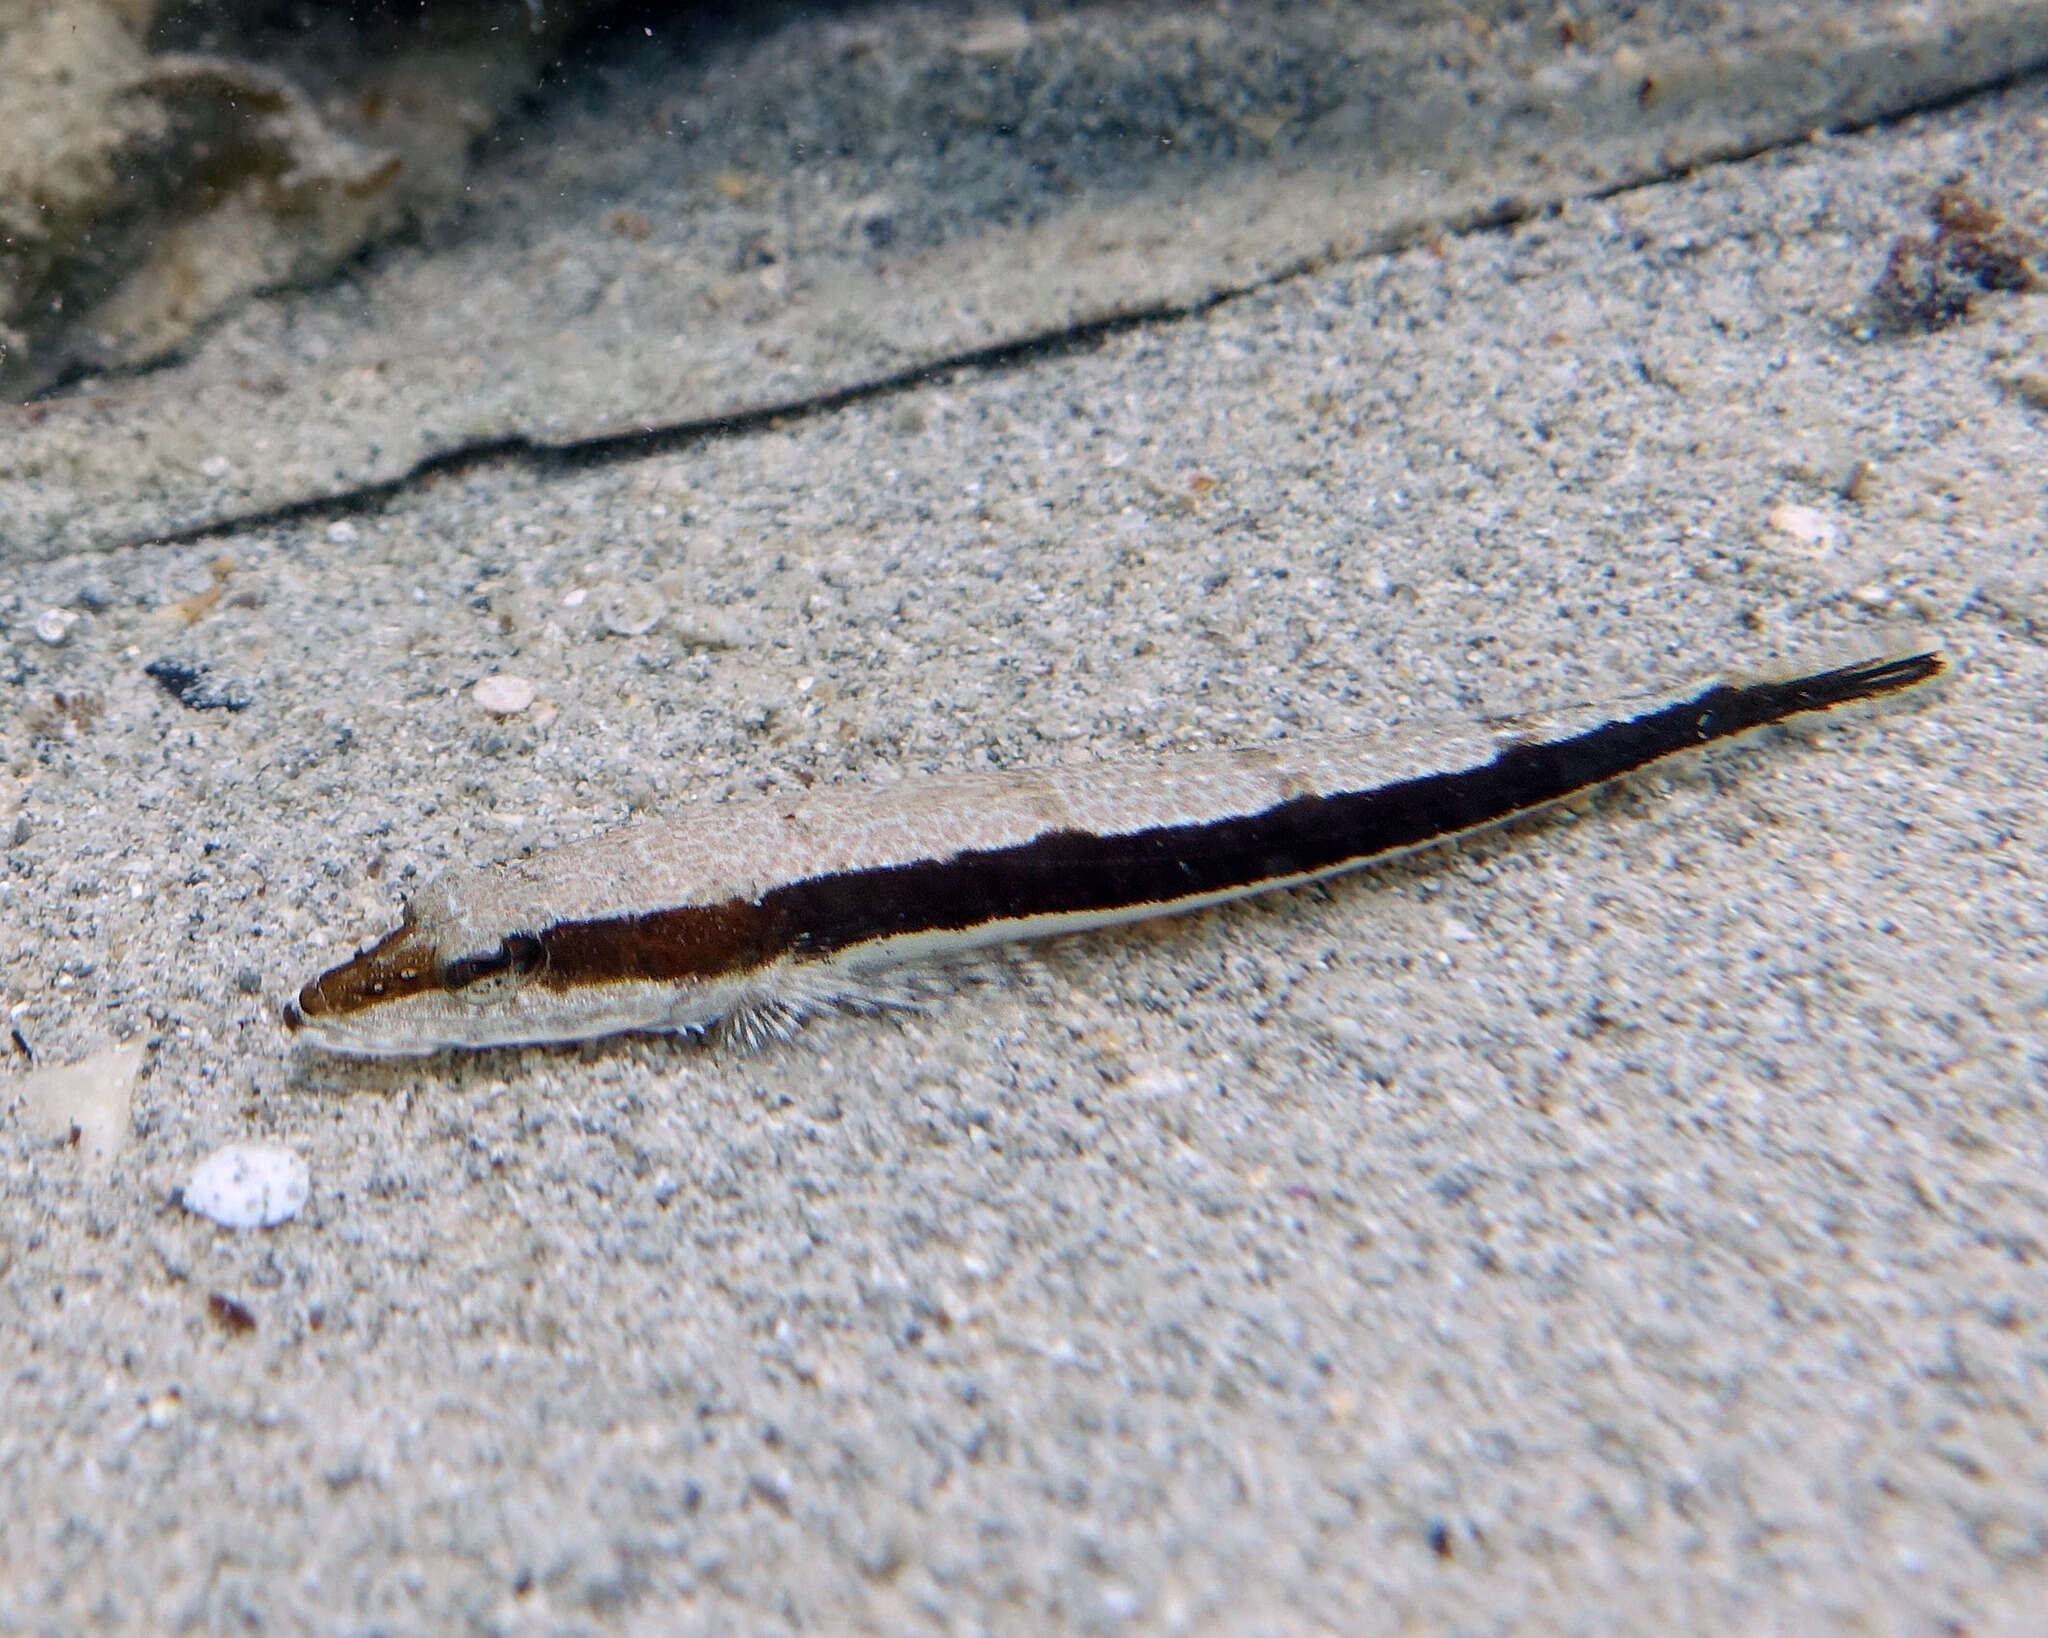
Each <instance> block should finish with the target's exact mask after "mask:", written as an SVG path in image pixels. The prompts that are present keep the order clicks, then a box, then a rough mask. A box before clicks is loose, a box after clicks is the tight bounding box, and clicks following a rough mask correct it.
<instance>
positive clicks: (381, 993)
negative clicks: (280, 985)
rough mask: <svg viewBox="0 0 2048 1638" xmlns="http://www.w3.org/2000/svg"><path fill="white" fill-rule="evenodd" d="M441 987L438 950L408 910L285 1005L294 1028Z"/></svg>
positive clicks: (289, 1021) (289, 1020) (287, 1018)
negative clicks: (366, 946)
mask: <svg viewBox="0 0 2048 1638" xmlns="http://www.w3.org/2000/svg"><path fill="white" fill-rule="evenodd" d="M443 987H444V979H443V977H442V971H441V957H440V952H439V951H438V950H437V949H436V948H435V947H434V942H433V940H432V939H431V938H429V937H428V936H427V935H426V934H424V933H422V932H421V931H420V930H419V928H418V926H417V925H416V924H415V923H414V921H413V918H412V915H411V913H410V912H408V913H407V915H406V918H405V920H404V921H403V922H402V923H401V924H400V925H399V927H398V928H397V930H396V931H395V932H391V933H387V934H385V936H384V937H383V938H381V939H379V940H378V941H377V942H376V943H375V944H373V945H371V946H370V948H369V949H367V950H364V951H361V952H359V953H358V954H357V955H356V956H354V957H353V958H352V959H350V960H348V961H344V962H343V963H342V964H341V965H340V966H339V967H334V968H331V969H330V970H328V971H327V972H324V973H322V974H321V975H320V976H319V977H318V978H316V979H313V980H312V981H311V982H310V983H308V984H307V985H306V986H305V987H304V988H303V989H301V990H300V991H299V994H298V999H297V1000H296V1001H294V1002H293V1003H292V1004H291V1005H290V1006H288V1007H287V1008H286V1009H285V1022H286V1023H287V1024H288V1025H289V1026H291V1027H292V1028H293V1029H297V1028H298V1027H299V1026H300V1025H302V1024H305V1023H309V1022H312V1021H313V1020H316V1019H342V1018H348V1017H350V1016H352V1015H354V1014H356V1013H360V1012H364V1011H366V1010H368V1009H369V1008H371V1007H375V1006H380V1005H382V1004H383V1003H384V1002H387V1001H397V1000H401V999H403V998H404V997H406V996H411V995H424V994H426V993H427V992H428V991H429V990H437V989H441V988H443Z"/></svg>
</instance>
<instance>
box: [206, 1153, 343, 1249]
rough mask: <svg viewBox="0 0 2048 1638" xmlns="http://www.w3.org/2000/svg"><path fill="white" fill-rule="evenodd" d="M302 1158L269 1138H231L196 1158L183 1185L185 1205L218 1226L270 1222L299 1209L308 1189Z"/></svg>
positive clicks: (256, 1225)
mask: <svg viewBox="0 0 2048 1638" xmlns="http://www.w3.org/2000/svg"><path fill="white" fill-rule="evenodd" d="M311 1188H312V1180H311V1178H310V1177H309V1175H308V1174H307V1171H306V1163H305V1162H304V1161H303V1160H301V1159H300V1158H299V1157H298V1156H297V1155H295V1154H293V1153H292V1151H291V1150H289V1149H282V1148H279V1147H278V1146H277V1145H276V1144H273V1143H230V1144H229V1145H228V1146H227V1147H226V1148H224V1149H216V1150H214V1152H213V1153H212V1154H210V1155H208V1156H207V1157H206V1158H205V1159H204V1160H202V1161H201V1162H200V1163H199V1167H198V1170H196V1171H194V1172H193V1174H192V1178H191V1181H190V1182H188V1183H187V1184H186V1185H185V1196H184V1198H185V1209H186V1210H187V1211H189V1212H195V1213H197V1214H198V1215H199V1216H201V1217H205V1218H210V1219H211V1220H212V1221H214V1222H216V1223H218V1224H220V1225H221V1227H223V1228H238V1229H240V1228H275V1227H276V1226H277V1225H278V1224H279V1223H283V1222H286V1221H289V1220H290V1219H291V1218H293V1217H296V1216H297V1215H298V1214H299V1208H300V1207H301V1206H303V1205H305V1203H306V1196H307V1195H308V1194H309V1193H310V1192H311Z"/></svg>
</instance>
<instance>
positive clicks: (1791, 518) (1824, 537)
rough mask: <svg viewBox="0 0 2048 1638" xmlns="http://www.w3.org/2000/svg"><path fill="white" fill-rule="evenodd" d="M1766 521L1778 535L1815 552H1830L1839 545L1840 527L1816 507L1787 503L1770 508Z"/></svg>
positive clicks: (1840, 537)
mask: <svg viewBox="0 0 2048 1638" xmlns="http://www.w3.org/2000/svg"><path fill="white" fill-rule="evenodd" d="M1767 521H1768V522H1769V523H1770V526H1771V527H1772V528H1773V529H1775V530H1777V532H1778V533H1779V534H1781V535H1784V536H1785V537H1786V538H1787V539H1790V540H1796V541H1798V542H1799V544H1800V545H1802V546H1805V547H1808V548H1810V549H1811V550H1813V551H1815V552H1831V551H1833V550H1834V549H1835V547H1836V546H1838V545H1839V544H1840V543H1841V539H1842V526H1841V525H1840V524H1839V523H1837V522H1836V521H1835V520H1834V519H1833V518H1831V517H1829V516H1828V515H1827V513H1825V512H1823V511H1822V510H1821V509H1820V508H1819V507H1817V506H1796V505H1793V504H1792V503H1790V502H1787V503H1786V504H1784V505H1782V506H1774V507H1772V508H1771V515H1770V517H1769V519H1768V520H1767Z"/></svg>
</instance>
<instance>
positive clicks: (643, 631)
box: [604, 586, 668, 637]
mask: <svg viewBox="0 0 2048 1638" xmlns="http://www.w3.org/2000/svg"><path fill="white" fill-rule="evenodd" d="M667 613H668V604H667V602H666V601H665V600H664V599H663V598H662V595H661V593H660V592H658V591H656V590H655V589H654V588H653V587H652V586H628V587H626V588H625V589H624V590H623V591H620V592H617V593H615V594H614V595H612V596H611V597H608V598H607V599H605V605H604V629H605V630H606V631H608V632H610V633H611V634H612V635H613V636H614V637H645V636H646V635H647V634H648V633H649V632H650V631H652V630H653V629H654V628H655V627H656V626H658V625H660V624H661V622H662V617H663V616H664V615H666V614H667Z"/></svg>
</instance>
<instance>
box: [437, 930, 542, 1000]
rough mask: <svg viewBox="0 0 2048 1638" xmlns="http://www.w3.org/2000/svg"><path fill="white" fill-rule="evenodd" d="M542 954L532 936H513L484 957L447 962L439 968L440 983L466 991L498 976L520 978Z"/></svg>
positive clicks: (538, 961)
mask: <svg viewBox="0 0 2048 1638" xmlns="http://www.w3.org/2000/svg"><path fill="white" fill-rule="evenodd" d="M545 953H546V952H545V951H544V950H543V949H542V948H541V942H540V940H539V939H538V938H536V937H534V935H533V934H531V933H513V934H512V935H511V936H509V937H508V938H507V939H506V940H505V942H504V943H502V944H500V945H499V946H498V947H497V948H496V949H495V950H492V951H489V952H488V953H486V954H484V955H473V956H463V957H462V958H461V959H460V960H457V961H451V962H449V963H448V965H447V966H445V967H443V968H442V969H441V982H442V983H443V984H445V985H446V986H447V987H448V988H449V989H451V990H466V989H468V988H469V987H470V986H471V985H472V984H480V983H482V982H483V981H484V980H485V979H487V978H496V977H497V976H498V975H499V974H501V973H503V974H508V975H510V976H512V977H514V978H523V977H525V976H526V975H527V974H528V973H530V972H533V971H534V970H535V969H536V968H538V967H539V966H540V965H541V961H542V958H543V956H544V955H545Z"/></svg>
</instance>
